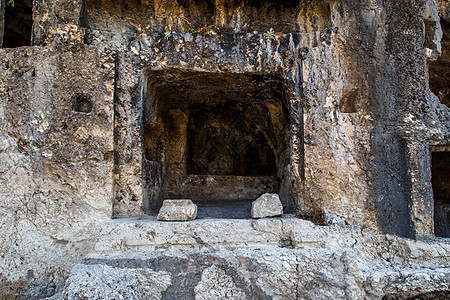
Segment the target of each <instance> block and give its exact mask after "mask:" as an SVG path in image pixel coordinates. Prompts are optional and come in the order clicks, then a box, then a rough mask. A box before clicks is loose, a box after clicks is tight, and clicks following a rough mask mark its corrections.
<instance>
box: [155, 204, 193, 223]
mask: <svg viewBox="0 0 450 300" xmlns="http://www.w3.org/2000/svg"><path fill="white" fill-rule="evenodd" d="M195 218H197V205H195V204H194V203H193V202H192V200H190V199H181V200H164V202H163V205H162V207H161V209H160V210H159V214H158V221H191V220H194V219H195Z"/></svg>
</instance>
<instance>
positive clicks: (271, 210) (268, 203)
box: [251, 193, 283, 219]
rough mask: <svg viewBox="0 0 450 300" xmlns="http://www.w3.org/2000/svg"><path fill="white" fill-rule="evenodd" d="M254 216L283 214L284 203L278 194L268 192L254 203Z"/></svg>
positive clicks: (255, 217)
mask: <svg viewBox="0 0 450 300" xmlns="http://www.w3.org/2000/svg"><path fill="white" fill-rule="evenodd" d="M251 213H252V218H253V219H259V218H267V217H279V216H282V215H283V204H281V201H280V197H279V196H278V195H277V194H269V193H266V194H264V195H261V196H260V197H259V198H258V199H256V200H255V201H253V203H252V211H251Z"/></svg>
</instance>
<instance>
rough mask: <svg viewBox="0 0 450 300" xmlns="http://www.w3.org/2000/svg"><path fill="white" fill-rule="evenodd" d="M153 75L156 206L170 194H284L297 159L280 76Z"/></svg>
mask: <svg viewBox="0 0 450 300" xmlns="http://www.w3.org/2000/svg"><path fill="white" fill-rule="evenodd" d="M146 78H147V85H146V90H145V92H144V93H145V103H144V106H143V123H144V126H143V142H144V143H143V144H144V153H145V155H144V156H145V157H144V167H143V170H144V194H145V197H146V200H147V203H148V206H147V208H148V210H153V211H155V212H156V211H157V210H158V209H159V207H160V205H161V203H162V201H163V200H164V199H168V198H171V199H180V198H189V199H192V200H193V201H194V202H205V201H206V202H210V201H213V202H216V203H219V202H223V201H248V200H255V199H256V198H257V197H258V196H260V195H261V194H263V193H265V192H273V193H275V192H279V190H280V186H281V182H282V181H283V180H284V177H285V174H284V173H285V167H286V165H287V164H288V163H289V126H288V125H289V122H288V116H287V111H288V110H287V107H286V103H287V99H286V95H285V92H284V87H283V80H282V78H281V77H280V76H278V75H276V74H255V73H248V74H246V73H245V74H237V73H236V74H235V73H211V72H193V71H182V70H157V71H148V72H147V73H146ZM236 203H237V202H236Z"/></svg>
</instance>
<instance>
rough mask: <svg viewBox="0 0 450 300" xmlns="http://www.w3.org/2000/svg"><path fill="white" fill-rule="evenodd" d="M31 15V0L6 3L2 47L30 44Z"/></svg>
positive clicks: (15, 0)
mask: <svg viewBox="0 0 450 300" xmlns="http://www.w3.org/2000/svg"><path fill="white" fill-rule="evenodd" d="M32 15H33V1H32V0H14V5H13V4H8V5H6V7H5V27H4V33H3V46H2V47H3V48H17V47H22V46H30V45H31V28H32V26H33V16H32Z"/></svg>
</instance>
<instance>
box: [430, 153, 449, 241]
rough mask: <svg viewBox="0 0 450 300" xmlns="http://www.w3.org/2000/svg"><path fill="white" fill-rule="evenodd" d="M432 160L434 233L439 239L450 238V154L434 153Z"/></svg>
mask: <svg viewBox="0 0 450 300" xmlns="http://www.w3.org/2000/svg"><path fill="white" fill-rule="evenodd" d="M431 160H432V167H431V184H432V186H433V195H434V233H435V235H436V236H439V237H450V152H447V151H436V152H432V156H431Z"/></svg>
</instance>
